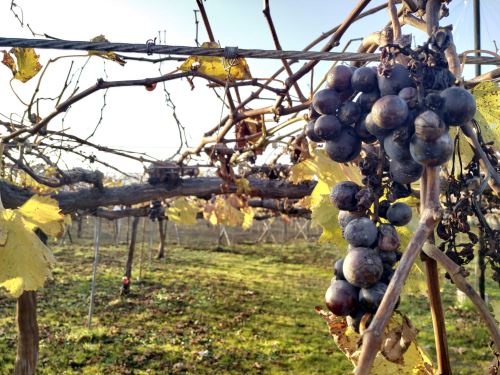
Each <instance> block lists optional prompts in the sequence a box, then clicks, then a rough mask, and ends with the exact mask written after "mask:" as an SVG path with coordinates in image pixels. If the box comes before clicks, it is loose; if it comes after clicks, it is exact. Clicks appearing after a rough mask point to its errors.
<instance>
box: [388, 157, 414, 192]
mask: <svg viewBox="0 0 500 375" xmlns="http://www.w3.org/2000/svg"><path fill="white" fill-rule="evenodd" d="M412 162H413V163H415V162H414V161H412ZM415 164H418V163H415ZM418 165H420V164H418ZM389 190H390V195H391V199H392V200H396V199H401V198H406V197H409V196H410V195H411V194H412V191H411V186H409V185H403V184H400V183H399V182H396V181H390V182H389Z"/></svg>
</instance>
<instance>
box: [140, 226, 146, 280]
mask: <svg viewBox="0 0 500 375" xmlns="http://www.w3.org/2000/svg"><path fill="white" fill-rule="evenodd" d="M145 236H146V218H142V241H141V255H140V257H139V281H141V280H142V261H143V258H144V239H145Z"/></svg>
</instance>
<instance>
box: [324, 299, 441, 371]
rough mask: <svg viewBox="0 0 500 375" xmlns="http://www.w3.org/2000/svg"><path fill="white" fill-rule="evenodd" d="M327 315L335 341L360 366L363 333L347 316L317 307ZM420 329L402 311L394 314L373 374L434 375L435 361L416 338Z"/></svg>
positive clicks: (373, 367)
mask: <svg viewBox="0 0 500 375" xmlns="http://www.w3.org/2000/svg"><path fill="white" fill-rule="evenodd" d="M316 312H317V313H318V314H319V315H321V316H322V317H323V319H324V320H325V321H326V323H327V325H328V328H329V330H330V335H332V337H333V338H334V340H335V344H336V345H337V346H338V348H339V349H340V350H341V351H342V352H343V353H344V355H345V356H346V357H347V358H348V359H349V360H350V361H351V363H352V364H353V365H354V366H356V365H357V363H358V359H359V355H360V349H359V342H360V340H361V335H359V334H358V333H356V332H355V331H354V330H353V329H352V328H350V327H349V326H348V325H347V322H346V319H345V317H341V316H335V315H333V314H332V313H330V312H326V311H324V310H322V309H321V308H319V307H316ZM415 337H416V330H415V328H414V327H413V326H412V324H411V322H410V321H409V319H408V318H407V317H406V316H404V315H401V314H393V316H392V318H391V320H390V321H389V324H388V325H387V327H386V329H385V331H384V339H383V341H382V342H383V344H382V350H381V352H379V353H378V354H377V356H376V357H375V361H374V362H373V366H372V369H371V371H370V374H373V375H393V374H394V375H396V374H403V375H431V374H434V369H433V366H432V362H431V360H430V359H429V357H428V356H427V354H426V353H425V352H424V351H423V350H422V349H421V348H420V347H419V345H418V344H417V342H416V341H415Z"/></svg>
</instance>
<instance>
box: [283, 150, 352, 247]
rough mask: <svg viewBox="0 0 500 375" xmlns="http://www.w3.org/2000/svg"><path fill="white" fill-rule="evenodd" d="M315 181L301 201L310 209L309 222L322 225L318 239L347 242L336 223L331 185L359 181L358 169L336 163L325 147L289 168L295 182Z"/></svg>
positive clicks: (336, 212) (291, 178)
mask: <svg viewBox="0 0 500 375" xmlns="http://www.w3.org/2000/svg"><path fill="white" fill-rule="evenodd" d="M314 179H316V180H317V184H316V186H315V187H314V189H313V191H312V193H311V195H310V196H309V197H308V198H307V199H305V200H304V204H305V205H306V207H308V208H309V209H311V224H312V225H313V226H314V225H319V226H321V227H322V228H323V233H322V234H321V237H320V238H319V241H320V242H332V243H337V244H344V243H346V242H345V240H344V238H343V237H342V232H341V230H340V227H339V225H338V222H337V216H338V213H339V211H338V210H337V208H335V207H334V206H333V205H332V204H331V203H330V198H329V195H330V192H331V189H332V187H333V186H334V185H335V184H337V183H339V182H341V181H346V180H350V181H354V182H356V183H358V184H359V183H360V182H361V176H360V174H359V172H358V169H357V168H356V167H355V166H354V165H352V164H347V165H346V164H339V163H336V162H334V161H333V160H331V159H330V158H329V157H328V155H327V154H326V152H325V150H318V149H316V150H315V151H314V158H313V159H306V160H303V161H301V162H300V163H298V164H295V165H294V166H293V167H292V168H290V180H291V181H292V183H294V184H297V183H300V182H302V181H310V180H314Z"/></svg>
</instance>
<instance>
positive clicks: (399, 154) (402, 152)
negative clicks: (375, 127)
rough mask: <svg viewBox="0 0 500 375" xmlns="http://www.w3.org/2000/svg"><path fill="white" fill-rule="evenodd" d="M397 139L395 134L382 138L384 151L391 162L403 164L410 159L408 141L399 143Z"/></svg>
mask: <svg viewBox="0 0 500 375" xmlns="http://www.w3.org/2000/svg"><path fill="white" fill-rule="evenodd" d="M396 139H398V137H397V134H396V132H392V133H391V134H389V135H387V136H386V137H385V138H384V151H385V153H386V154H387V156H388V157H389V159H391V160H395V161H398V162H401V163H404V161H406V160H410V159H411V154H410V140H408V141H407V142H401V141H399V140H396Z"/></svg>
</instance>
